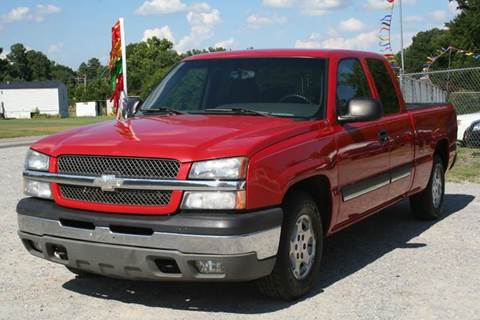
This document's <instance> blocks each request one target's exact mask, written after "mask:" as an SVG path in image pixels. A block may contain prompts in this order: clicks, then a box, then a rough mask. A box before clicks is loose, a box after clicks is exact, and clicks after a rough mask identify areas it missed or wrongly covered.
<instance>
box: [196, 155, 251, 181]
mask: <svg viewBox="0 0 480 320" xmlns="http://www.w3.org/2000/svg"><path fill="white" fill-rule="evenodd" d="M246 172H247V158H242V157H239V158H226V159H216V160H207V161H199V162H194V163H193V164H192V168H191V169H190V175H189V179H229V180H237V179H244V178H245V175H246Z"/></svg>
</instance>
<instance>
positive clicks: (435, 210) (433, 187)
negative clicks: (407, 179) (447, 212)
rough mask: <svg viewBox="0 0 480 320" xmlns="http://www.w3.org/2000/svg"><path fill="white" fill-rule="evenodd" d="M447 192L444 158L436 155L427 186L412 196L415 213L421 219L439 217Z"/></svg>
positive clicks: (411, 201)
mask: <svg viewBox="0 0 480 320" xmlns="http://www.w3.org/2000/svg"><path fill="white" fill-rule="evenodd" d="M444 194H445V169H444V166H443V161H442V159H441V158H440V157H439V156H438V155H435V156H434V158H433V167H432V172H431V174H430V180H429V182H428V185H427V188H426V189H425V190H423V191H422V192H420V193H417V194H415V195H413V196H411V197H410V206H411V208H412V211H413V214H414V215H415V216H416V217H417V218H420V219H424V220H433V219H438V218H439V217H440V214H441V209H442V204H443V198H444Z"/></svg>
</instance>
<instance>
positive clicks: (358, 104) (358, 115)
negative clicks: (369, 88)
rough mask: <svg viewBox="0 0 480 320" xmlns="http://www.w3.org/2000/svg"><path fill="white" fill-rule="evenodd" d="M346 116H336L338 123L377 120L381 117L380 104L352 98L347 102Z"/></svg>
mask: <svg viewBox="0 0 480 320" xmlns="http://www.w3.org/2000/svg"><path fill="white" fill-rule="evenodd" d="M347 109H348V112H347V114H346V115H342V116H338V118H337V120H338V122H339V123H348V122H364V121H374V120H378V119H380V118H381V117H382V116H383V108H382V105H381V103H380V102H379V101H378V100H376V99H372V98H354V99H352V100H350V101H349V102H348V105H347Z"/></svg>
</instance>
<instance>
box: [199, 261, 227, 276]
mask: <svg viewBox="0 0 480 320" xmlns="http://www.w3.org/2000/svg"><path fill="white" fill-rule="evenodd" d="M195 266H196V267H197V269H198V272H200V273H209V274H219V273H225V266H224V265H223V263H222V262H220V261H212V260H197V261H195Z"/></svg>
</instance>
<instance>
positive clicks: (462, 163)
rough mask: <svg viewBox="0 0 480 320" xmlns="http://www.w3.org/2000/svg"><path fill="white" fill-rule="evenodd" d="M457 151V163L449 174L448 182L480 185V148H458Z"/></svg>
mask: <svg viewBox="0 0 480 320" xmlns="http://www.w3.org/2000/svg"><path fill="white" fill-rule="evenodd" d="M457 150H458V156H457V162H456V163H455V166H454V167H453V169H452V170H450V171H449V172H448V173H447V180H448V181H453V182H462V181H471V182H477V183H480V148H458V149H457Z"/></svg>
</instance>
